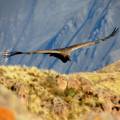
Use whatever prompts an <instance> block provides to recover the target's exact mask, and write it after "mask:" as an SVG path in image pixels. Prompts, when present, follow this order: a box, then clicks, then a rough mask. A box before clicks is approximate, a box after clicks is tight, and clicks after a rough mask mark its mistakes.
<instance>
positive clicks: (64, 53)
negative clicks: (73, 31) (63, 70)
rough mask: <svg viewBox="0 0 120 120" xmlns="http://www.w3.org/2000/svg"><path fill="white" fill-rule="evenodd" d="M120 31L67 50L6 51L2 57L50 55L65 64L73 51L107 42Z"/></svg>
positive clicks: (116, 29)
mask: <svg viewBox="0 0 120 120" xmlns="http://www.w3.org/2000/svg"><path fill="white" fill-rule="evenodd" d="M118 30H119V29H118V28H114V30H113V32H112V33H111V34H110V35H108V36H106V37H104V38H102V39H98V40H96V41H90V42H84V43H79V44H75V45H72V46H69V47H65V48H60V49H51V50H34V51H28V52H21V51H13V52H10V51H4V52H3V54H2V55H3V57H11V56H14V55H20V54H28V55H30V54H49V55H50V56H54V57H57V58H58V59H60V60H61V61H63V62H67V61H69V60H70V54H71V52H72V51H74V50H76V49H79V48H83V47H88V46H92V45H95V44H98V43H100V42H101V41H105V40H107V39H109V38H111V37H113V36H114V35H115V34H116V33H117V32H118Z"/></svg>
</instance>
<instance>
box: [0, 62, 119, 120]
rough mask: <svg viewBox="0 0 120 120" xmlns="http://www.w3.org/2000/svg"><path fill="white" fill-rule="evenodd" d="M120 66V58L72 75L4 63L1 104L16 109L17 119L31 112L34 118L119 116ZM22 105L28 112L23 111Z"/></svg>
mask: <svg viewBox="0 0 120 120" xmlns="http://www.w3.org/2000/svg"><path fill="white" fill-rule="evenodd" d="M119 66H120V62H119V61H118V62H117V63H115V64H112V65H110V66H107V67H106V68H103V69H102V70H99V71H95V72H84V73H83V72H81V73H73V74H68V75H67V74H60V73H57V72H55V71H49V70H39V69H37V68H35V67H20V66H0V84H1V86H0V89H1V90H0V94H1V95H0V105H1V107H5V108H7V109H9V110H11V111H13V113H14V116H15V117H16V118H17V120H22V118H20V116H21V115H23V118H24V117H25V116H29V114H32V115H31V116H30V119H31V120H32V119H39V120H61V119H63V120H78V119H81V118H82V119H83V120H91V119H92V120H96V119H100V120H110V119H111V120H114V119H115V120H119V119H120V116H119V115H120V87H119V86H120V70H119ZM2 86H4V88H3V87H2ZM4 89H9V91H8V90H5V91H4ZM10 91H11V92H10ZM12 94H15V95H14V96H16V97H17V98H16V97H15V98H12V97H11V96H13V95H12ZM5 96H6V97H5ZM6 98H7V99H6ZM19 103H20V104H19ZM1 107H0V109H1ZM22 109H26V110H25V111H26V112H20V111H24V110H22ZM19 112H20V113H21V114H19ZM0 117H1V113H0ZM36 117H37V118H36ZM26 119H27V117H26ZM6 120H7V119H6ZM8 120H9V119H8Z"/></svg>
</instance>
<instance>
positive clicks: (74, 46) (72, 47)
mask: <svg viewBox="0 0 120 120" xmlns="http://www.w3.org/2000/svg"><path fill="white" fill-rule="evenodd" d="M118 30H119V28H114V30H113V31H112V33H111V34H110V35H108V36H106V37H104V38H101V39H97V40H95V41H89V42H84V43H78V44H75V45H72V46H70V47H66V50H69V51H74V50H76V49H79V48H83V47H88V46H92V45H95V44H99V43H101V42H102V41H106V40H108V39H109V38H111V37H113V36H115V35H116V33H117V32H118Z"/></svg>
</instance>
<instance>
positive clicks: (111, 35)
mask: <svg viewBox="0 0 120 120" xmlns="http://www.w3.org/2000/svg"><path fill="white" fill-rule="evenodd" d="M118 31H119V28H114V30H113V32H112V33H111V34H110V35H108V36H106V37H104V38H101V39H98V40H96V41H95V44H98V43H100V42H101V41H105V40H107V39H109V38H111V37H113V36H115V35H116V34H117V33H118Z"/></svg>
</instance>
